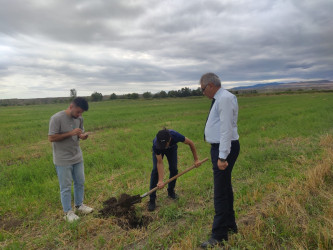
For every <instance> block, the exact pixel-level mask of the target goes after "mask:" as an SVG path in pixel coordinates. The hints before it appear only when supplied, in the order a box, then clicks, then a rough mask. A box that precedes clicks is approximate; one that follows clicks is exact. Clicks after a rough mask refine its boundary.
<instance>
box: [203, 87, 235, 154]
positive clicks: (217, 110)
mask: <svg viewBox="0 0 333 250" xmlns="http://www.w3.org/2000/svg"><path fill="white" fill-rule="evenodd" d="M214 99H215V102H214V104H213V106H212V109H211V110H210V113H209V116H208V119H207V123H206V127H205V138H206V141H207V142H209V143H220V147H219V158H223V159H226V158H227V156H228V155H229V153H230V149H231V141H233V140H238V138H239V135H238V132H237V118H238V102H237V97H236V96H235V95H233V94H231V93H230V92H229V91H227V90H225V89H223V88H222V87H221V88H220V89H219V90H218V91H217V92H216V93H215V95H214Z"/></svg>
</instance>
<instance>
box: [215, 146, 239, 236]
mask: <svg viewBox="0 0 333 250" xmlns="http://www.w3.org/2000/svg"><path fill="white" fill-rule="evenodd" d="M239 150H240V146H239V141H238V140H237V141H232V142H231V151H230V154H229V155H228V157H227V162H228V167H227V168H226V169H225V170H220V169H219V168H218V167H217V160H218V157H219V144H212V146H211V150H210V154H211V160H212V164H213V173H214V208H215V216H214V222H213V227H212V237H213V238H214V239H217V240H228V228H232V227H234V226H236V221H235V211H234V194H233V191H232V185H231V172H232V169H233V167H234V164H235V162H236V160H237V157H238V154H239Z"/></svg>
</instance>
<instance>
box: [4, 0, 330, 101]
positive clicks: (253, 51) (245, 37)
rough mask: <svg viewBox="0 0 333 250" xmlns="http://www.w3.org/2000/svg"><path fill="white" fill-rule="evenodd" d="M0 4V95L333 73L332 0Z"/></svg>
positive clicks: (153, 87)
mask: <svg viewBox="0 0 333 250" xmlns="http://www.w3.org/2000/svg"><path fill="white" fill-rule="evenodd" d="M0 5H1V6H2V7H1V8H0V54H1V57H0V99H2V98H12V97H42V96H46V95H47V96H58V95H59V94H63V95H68V93H69V89H70V88H73V87H74V88H76V89H78V90H79V91H78V92H79V93H80V90H81V92H83V93H86V94H90V93H92V91H100V92H102V93H103V94H109V93H112V92H117V93H127V92H134V91H135V92H141V93H142V92H144V91H152V92H156V91H159V90H162V89H164V90H170V89H177V88H180V87H184V86H191V87H192V86H195V85H196V84H197V83H198V79H199V78H200V76H201V74H202V73H205V72H207V71H214V72H216V73H217V74H219V75H220V76H221V78H222V79H223V80H224V81H226V82H228V84H229V87H230V86H232V85H233V84H234V85H242V84H244V83H245V82H256V81H258V82H262V81H271V80H279V79H283V80H286V81H287V80H288V79H290V80H291V81H293V80H294V79H300V80H307V79H328V80H332V79H333V73H332V70H331V69H332V66H333V59H332V58H333V57H332V56H333V55H332V54H333V44H332V42H331V41H332V40H333V32H332V27H333V21H332V18H331V11H332V9H333V2H332V1H330V0H318V1H311V0H305V1H296V0H287V1H282V0H274V1H266V0H257V1H245V0H239V1H231V0H228V1H227V0H225V1H217V0H216V1H213V0H207V1H203V0H195V1H179V0H178V1H175V0H174V1H153V0H150V1H106V0H104V1H103V0H99V1H97V0H96V1H88V0H86V1H74V0H72V1H64V0H63V1H61V0H57V1H55V0H54V1H40V0H33V1H22V0H21V1H20V0H0ZM17 86H19V87H20V88H21V89H22V91H21V92H18V91H17ZM38 88H39V89H40V93H39V94H38ZM57 89H61V90H59V91H56V90H57ZM47 90H48V91H47Z"/></svg>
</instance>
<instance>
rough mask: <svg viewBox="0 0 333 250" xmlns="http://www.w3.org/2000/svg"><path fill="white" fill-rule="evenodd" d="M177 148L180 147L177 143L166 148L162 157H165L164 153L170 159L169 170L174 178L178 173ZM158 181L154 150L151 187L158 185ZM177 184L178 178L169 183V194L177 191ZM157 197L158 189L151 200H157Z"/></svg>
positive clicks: (151, 196)
mask: <svg viewBox="0 0 333 250" xmlns="http://www.w3.org/2000/svg"><path fill="white" fill-rule="evenodd" d="M177 148H178V146H177V145H175V146H173V147H171V148H168V149H166V150H165V153H164V154H162V158H164V155H166V157H167V159H168V163H169V171H170V176H169V178H172V177H174V176H175V175H177V174H178V169H177ZM157 183H158V171H157V158H156V155H155V153H154V151H153V170H152V171H151V176H150V189H153V188H155V187H156V186H157ZM175 186H176V180H173V181H172V182H170V183H169V184H168V193H169V194H173V193H174V192H175ZM155 199H156V191H155V192H153V193H152V194H151V195H150V200H151V201H155Z"/></svg>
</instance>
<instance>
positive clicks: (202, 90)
mask: <svg viewBox="0 0 333 250" xmlns="http://www.w3.org/2000/svg"><path fill="white" fill-rule="evenodd" d="M207 86H208V84H207V85H206V86H205V87H204V88H201V92H204V91H205V89H206V88H207Z"/></svg>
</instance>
